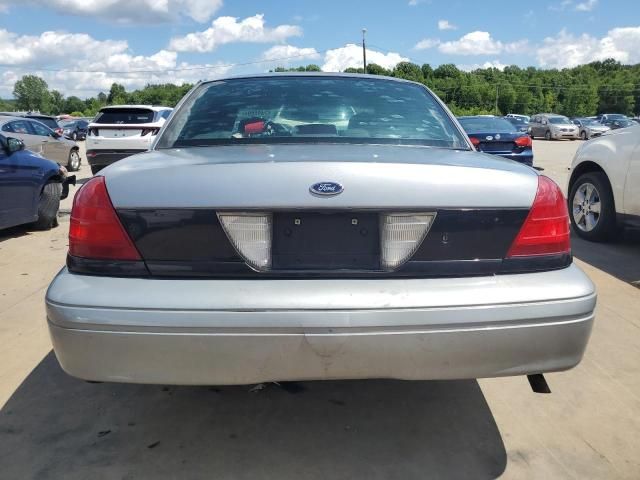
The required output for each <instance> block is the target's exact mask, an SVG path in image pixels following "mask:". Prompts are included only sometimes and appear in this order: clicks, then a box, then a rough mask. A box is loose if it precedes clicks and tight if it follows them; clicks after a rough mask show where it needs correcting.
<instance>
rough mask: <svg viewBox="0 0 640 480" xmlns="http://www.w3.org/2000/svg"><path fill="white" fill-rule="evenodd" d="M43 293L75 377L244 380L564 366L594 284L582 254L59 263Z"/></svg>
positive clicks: (514, 371)
mask: <svg viewBox="0 0 640 480" xmlns="http://www.w3.org/2000/svg"><path fill="white" fill-rule="evenodd" d="M140 292H144V294H141V293H140ZM46 303H47V317H48V324H49V329H50V333H51V338H52V341H53V345H54V350H55V353H56V356H57V357H58V360H59V361H60V364H61V365H62V367H63V368H64V369H65V370H66V371H67V372H68V373H69V374H71V375H74V376H76V377H80V378H84V379H87V380H102V381H116V382H133V383H163V384H246V383H256V382H263V381H278V380H304V379H356V378H399V379H459V378H478V377H495V376H505V375H520V374H527V373H540V372H549V371H557V370H565V369H568V368H571V367H573V366H575V365H576V364H577V363H578V362H579V361H580V359H581V358H582V355H583V353H584V350H585V348H586V345H587V341H588V338H589V335H590V332H591V327H592V323H593V319H594V314H593V311H594V308H595V303H596V296H595V292H594V288H593V285H592V283H591V282H590V281H589V279H588V278H587V277H586V276H585V275H584V274H583V273H582V272H581V271H580V270H579V269H578V268H577V267H576V266H571V267H569V268H566V269H563V270H558V271H554V272H545V273H534V274H521V275H504V276H496V277H475V278H465V279H459V278H458V279H451V278H449V279H420V280H417V279H416V280H396V279H393V280H343V281H340V280H329V281H327V280H275V281H268V280H267V281H265V280H255V281H253V280H233V281H223V280H200V281H199V280H194V281H185V280H141V279H116V278H101V277H89V276H83V275H73V274H70V273H68V272H67V271H66V269H65V270H63V271H62V272H61V273H60V274H59V275H58V276H57V277H56V279H55V280H54V281H53V283H52V285H51V286H50V288H49V291H48V292H47V299H46Z"/></svg>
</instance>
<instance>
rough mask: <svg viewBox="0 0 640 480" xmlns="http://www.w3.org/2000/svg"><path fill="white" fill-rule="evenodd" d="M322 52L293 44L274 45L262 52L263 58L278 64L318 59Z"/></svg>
mask: <svg viewBox="0 0 640 480" xmlns="http://www.w3.org/2000/svg"><path fill="white" fill-rule="evenodd" d="M318 58H320V54H319V53H318V51H317V50H316V49H315V48H299V47H294V46H293V45H274V46H273V47H271V48H270V49H268V50H267V51H265V52H263V53H262V59H263V60H265V61H269V62H275V63H278V65H289V64H290V63H292V62H294V63H295V62H299V61H303V60H316V59H318Z"/></svg>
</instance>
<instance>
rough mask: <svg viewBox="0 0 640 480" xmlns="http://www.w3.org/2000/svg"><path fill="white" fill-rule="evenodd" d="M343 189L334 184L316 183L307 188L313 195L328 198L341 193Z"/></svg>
mask: <svg viewBox="0 0 640 480" xmlns="http://www.w3.org/2000/svg"><path fill="white" fill-rule="evenodd" d="M343 190H344V188H342V185H340V184H339V183H336V182H318V183H314V184H313V185H311V187H309V191H310V192H311V193H313V194H314V195H322V196H330V195H338V194H339V193H342V191H343Z"/></svg>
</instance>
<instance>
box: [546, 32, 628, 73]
mask: <svg viewBox="0 0 640 480" xmlns="http://www.w3.org/2000/svg"><path fill="white" fill-rule="evenodd" d="M536 57H537V59H538V64H539V65H540V66H541V67H547V68H549V67H553V68H566V67H575V66H577V65H581V64H584V63H589V62H594V61H597V60H605V59H607V58H613V59H615V60H618V61H619V62H622V63H630V64H633V63H639V62H640V26H638V27H623V28H614V29H612V30H609V31H608V32H607V34H606V35H605V36H604V37H602V38H596V37H592V36H591V35H588V34H586V33H585V34H582V35H580V36H578V37H576V36H574V35H572V34H570V33H567V31H566V30H562V31H560V33H559V34H558V36H557V37H547V38H545V39H544V41H543V43H542V46H540V47H538V49H537V52H536Z"/></svg>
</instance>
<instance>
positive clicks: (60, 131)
mask: <svg viewBox="0 0 640 480" xmlns="http://www.w3.org/2000/svg"><path fill="white" fill-rule="evenodd" d="M54 131H55V132H56V133H57V134H58V135H62V134H63V133H64V130H63V129H62V128H56V129H55V130H54Z"/></svg>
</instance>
